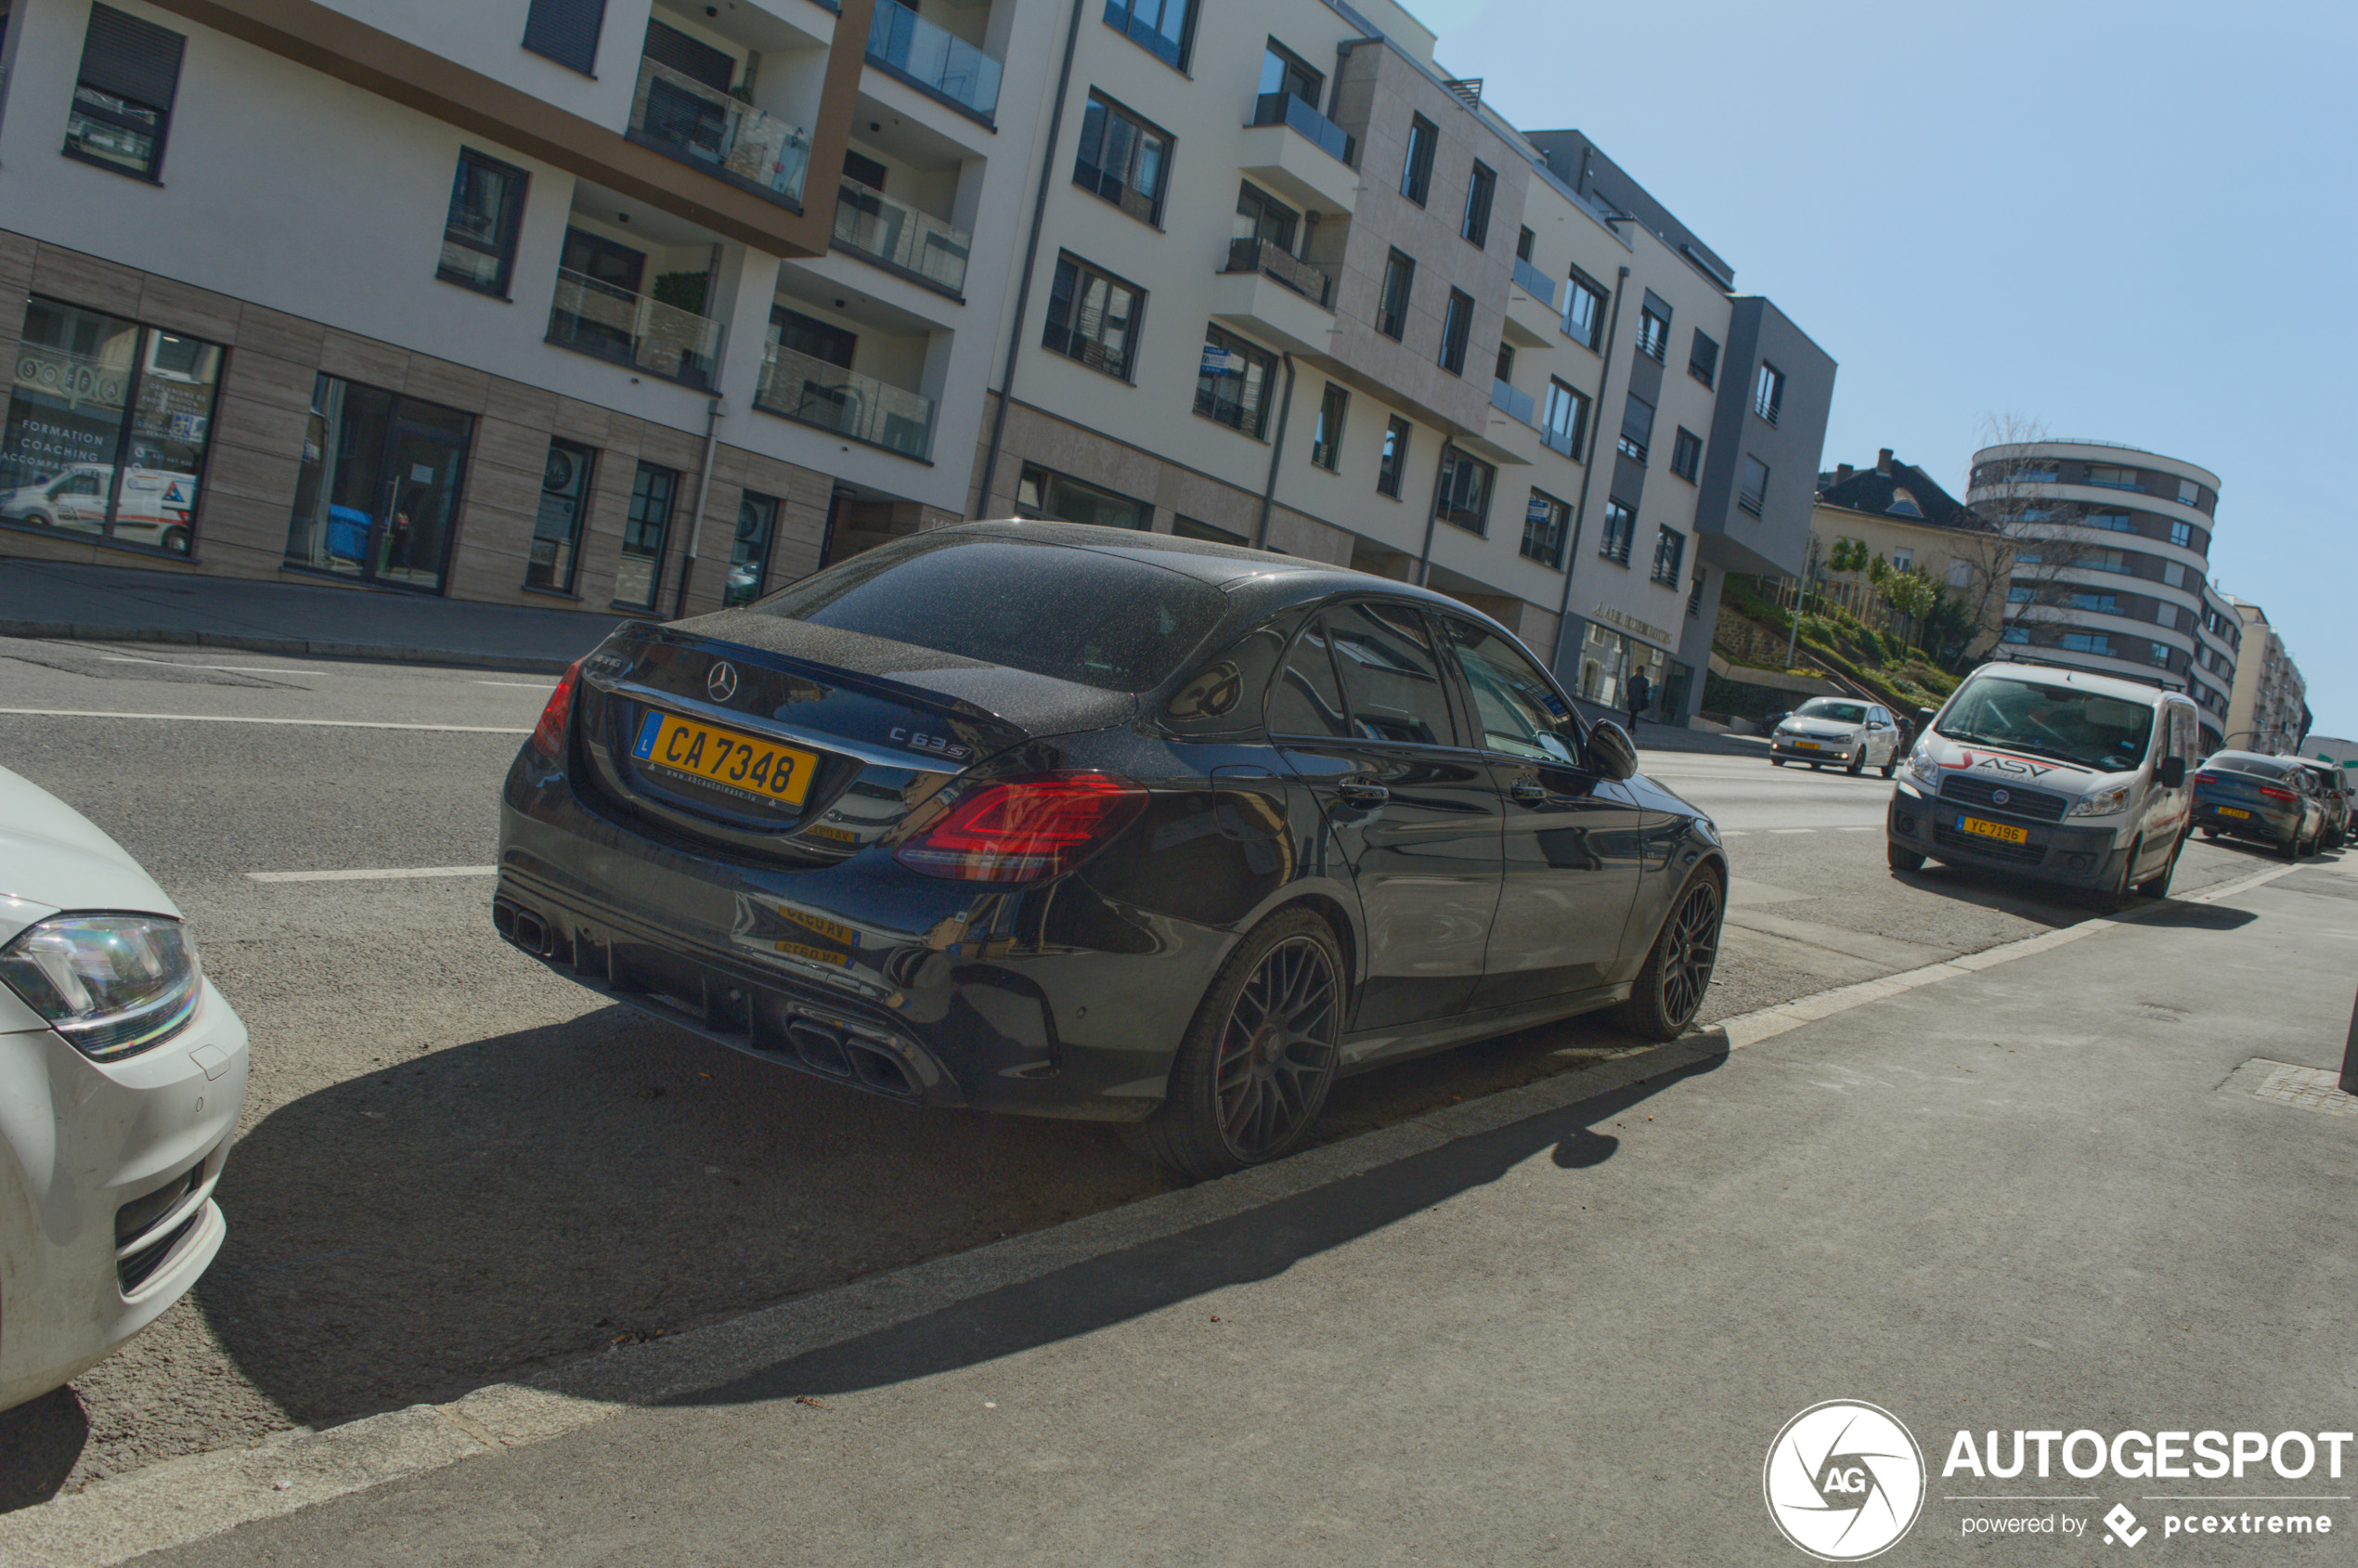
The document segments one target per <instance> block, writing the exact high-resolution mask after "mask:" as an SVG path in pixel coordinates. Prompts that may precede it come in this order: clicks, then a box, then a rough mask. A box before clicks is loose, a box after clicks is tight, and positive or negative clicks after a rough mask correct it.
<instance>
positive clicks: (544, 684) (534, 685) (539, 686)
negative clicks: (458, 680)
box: [475, 675, 557, 692]
mask: <svg viewBox="0 0 2358 1568" xmlns="http://www.w3.org/2000/svg"><path fill="white" fill-rule="evenodd" d="M556 683H557V678H556V677H555V676H553V675H552V676H551V677H550V678H549V679H548V680H478V681H476V682H475V684H476V685H478V686H524V687H527V688H529V689H530V690H532V691H535V692H546V691H549V690H551V688H553V687H554V686H555V685H556Z"/></svg>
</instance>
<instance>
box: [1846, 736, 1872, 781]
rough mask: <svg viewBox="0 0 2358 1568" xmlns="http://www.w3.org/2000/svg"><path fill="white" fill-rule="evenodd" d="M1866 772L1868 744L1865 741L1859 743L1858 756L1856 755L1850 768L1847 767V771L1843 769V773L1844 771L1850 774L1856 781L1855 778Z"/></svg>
mask: <svg viewBox="0 0 2358 1568" xmlns="http://www.w3.org/2000/svg"><path fill="white" fill-rule="evenodd" d="M1843 771H1844V772H1846V773H1848V774H1849V775H1850V776H1851V777H1852V778H1854V779H1855V778H1857V777H1858V776H1859V774H1861V773H1863V772H1865V771H1867V743H1866V742H1865V741H1860V742H1859V750H1858V752H1857V754H1856V755H1854V756H1853V757H1852V758H1851V759H1850V764H1849V766H1847V767H1846V768H1845V769H1843Z"/></svg>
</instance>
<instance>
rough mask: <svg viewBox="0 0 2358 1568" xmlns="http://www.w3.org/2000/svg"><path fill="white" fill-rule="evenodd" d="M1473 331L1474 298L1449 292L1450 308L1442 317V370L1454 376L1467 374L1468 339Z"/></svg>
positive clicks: (1454, 291) (1459, 291)
mask: <svg viewBox="0 0 2358 1568" xmlns="http://www.w3.org/2000/svg"><path fill="white" fill-rule="evenodd" d="M1472 331H1473V296H1472V295H1471V294H1469V293H1467V292H1464V291H1463V290H1460V289H1452V290H1450V291H1449V308H1448V310H1447V312H1445V314H1444V315H1443V316H1442V317H1441V368H1442V369H1445V370H1446V371H1448V372H1449V373H1450V374H1451V375H1453V376H1462V375H1464V374H1465V373H1466V339H1467V337H1468V336H1469V335H1470V334H1471V332H1472Z"/></svg>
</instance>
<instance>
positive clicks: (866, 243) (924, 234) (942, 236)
mask: <svg viewBox="0 0 2358 1568" xmlns="http://www.w3.org/2000/svg"><path fill="white" fill-rule="evenodd" d="M973 240H974V236H973V235H971V234H968V233H967V232H966V231H965V229H963V228H960V227H956V226H955V225H953V224H947V223H944V222H942V221H941V220H940V219H939V218H938V217H935V216H933V215H932V214H929V213H921V212H918V211H917V210H916V209H915V208H913V207H905V206H903V205H901V204H900V202H898V201H893V200H892V199H891V198H889V197H887V196H885V195H883V194H882V193H880V192H878V191H875V190H871V189H870V188H868V187H866V186H864V185H862V184H860V183H858V182H857V181H855V180H846V181H844V182H843V189H842V191H841V192H840V193H839V194H838V195H837V197H836V249H838V250H843V251H849V252H850V253H852V254H853V255H855V256H858V257H860V258H861V259H862V260H863V261H871V262H875V264H876V265H877V266H883V267H888V268H890V269H891V270H893V271H895V272H899V273H903V274H906V275H907V276H908V277H910V278H913V279H916V280H917V281H918V282H920V283H923V284H925V285H926V287H927V288H930V289H937V290H939V291H940V292H942V293H945V294H948V295H950V296H951V297H952V298H953V299H957V298H963V297H964V296H965V288H966V255H967V250H968V248H969V246H970V245H971V244H972V242H973Z"/></svg>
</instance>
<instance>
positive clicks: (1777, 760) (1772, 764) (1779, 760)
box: [1769, 757, 1785, 768]
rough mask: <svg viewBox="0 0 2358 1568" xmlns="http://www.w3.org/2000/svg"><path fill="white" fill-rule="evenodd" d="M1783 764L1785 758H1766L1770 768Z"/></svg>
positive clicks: (1779, 766)
mask: <svg viewBox="0 0 2358 1568" xmlns="http://www.w3.org/2000/svg"><path fill="white" fill-rule="evenodd" d="M1784 765H1785V759H1784V758H1781V757H1772V758H1769V766H1770V767H1771V768H1781V767H1783V766H1784Z"/></svg>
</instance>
